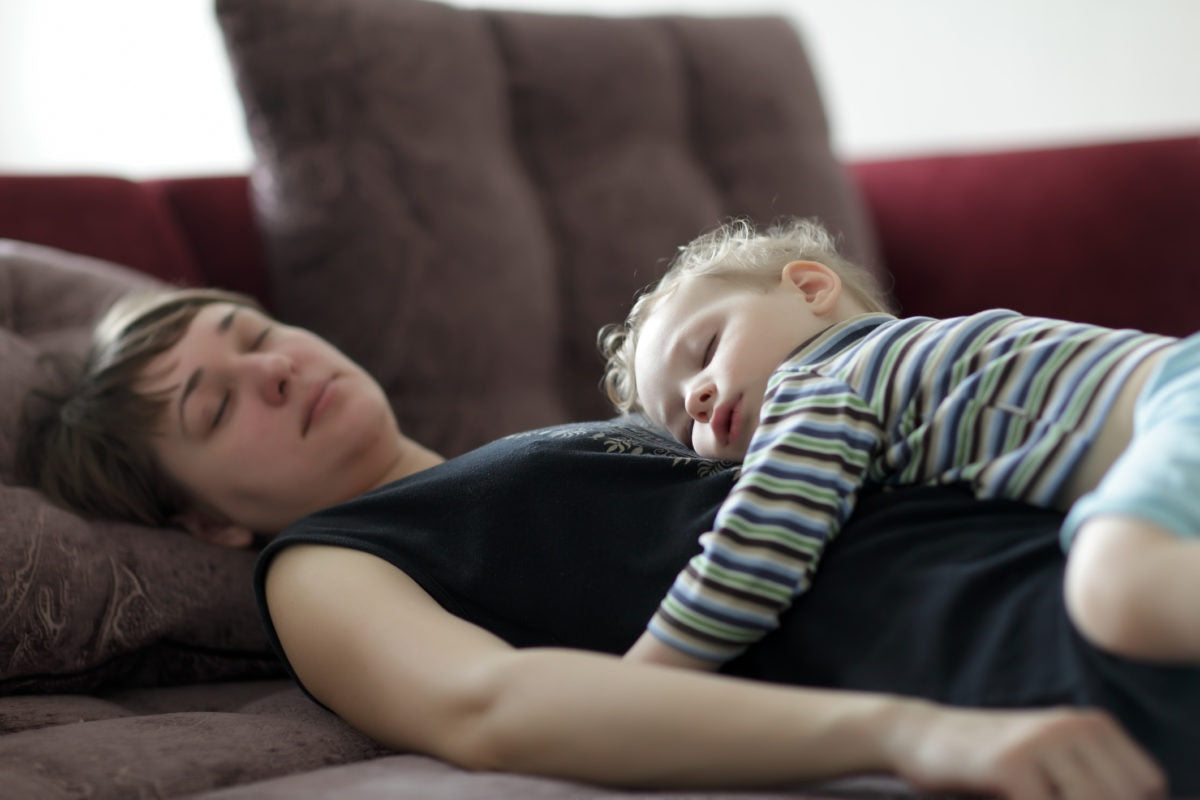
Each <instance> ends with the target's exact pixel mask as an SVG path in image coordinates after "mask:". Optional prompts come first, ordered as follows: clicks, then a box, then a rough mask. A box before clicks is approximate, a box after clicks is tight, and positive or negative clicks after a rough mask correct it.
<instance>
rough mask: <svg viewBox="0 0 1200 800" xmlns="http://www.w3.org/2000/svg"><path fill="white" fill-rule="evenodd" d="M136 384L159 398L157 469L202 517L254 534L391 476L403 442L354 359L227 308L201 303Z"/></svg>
mask: <svg viewBox="0 0 1200 800" xmlns="http://www.w3.org/2000/svg"><path fill="white" fill-rule="evenodd" d="M139 389H142V390H152V391H153V390H166V391H167V392H168V397H169V404H168V409H167V412H166V413H165V414H164V416H163V418H162V419H161V420H160V424H159V430H158V431H156V435H155V436H154V437H153V438H152V443H153V444H152V446H153V448H154V450H155V452H156V453H157V455H158V457H159V459H160V460H161V462H162V464H163V466H164V467H165V468H166V469H167V471H168V472H169V473H170V474H171V475H173V476H174V477H175V478H176V479H177V480H178V481H180V482H181V483H182V484H183V486H184V487H186V488H187V489H188V490H190V492H191V493H192V495H193V497H195V498H196V499H197V501H198V502H199V503H200V505H201V506H202V509H203V511H204V512H206V514H207V515H208V516H210V517H214V518H224V520H225V521H231V522H234V523H237V524H238V525H239V526H243V527H245V528H248V529H250V530H252V531H256V532H260V533H266V532H278V531H279V530H282V528H283V527H285V526H286V525H287V524H289V523H290V522H292V521H294V520H296V519H298V518H299V517H301V516H303V515H305V514H308V513H311V512H312V511H316V510H318V509H320V508H324V507H326V506H329V505H333V504H335V503H338V502H342V501H344V500H347V499H350V498H351V497H354V496H357V495H359V494H361V493H362V492H364V491H366V490H368V489H371V488H374V487H375V486H379V485H381V484H383V483H386V482H387V481H389V480H392V479H394V478H395V477H398V475H396V474H395V470H396V468H397V465H398V464H400V463H401V461H402V460H403V456H404V454H405V448H406V447H409V446H412V442H410V441H409V440H408V439H406V438H405V437H403V436H402V435H401V433H400V430H399V427H398V425H397V423H396V419H395V415H394V414H393V413H392V409H391V407H390V405H389V404H388V400H387V397H386V396H385V395H384V393H383V390H382V389H381V388H380V387H379V384H378V383H376V382H375V380H374V379H373V378H372V377H371V376H370V375H368V374H367V373H366V372H365V371H363V370H362V368H360V367H359V366H358V365H357V364H355V363H354V362H353V361H351V360H350V359H349V358H347V357H346V356H345V355H343V354H342V353H341V352H340V351H339V350H337V349H336V348H335V347H333V346H332V345H331V344H329V343H328V342H326V341H325V340H323V339H321V338H320V337H319V336H317V335H315V334H313V333H310V332H309V331H306V330H304V329H302V328H295V327H291V326H288V325H283V324H280V323H279V322H277V321H275V320H273V319H271V318H270V317H267V316H265V315H263V314H261V313H259V312H258V311H255V310H253V309H250V308H247V307H244V306H238V305H233V304H230V303H213V304H211V305H207V306H204V307H203V308H202V309H201V310H200V311H199V312H198V313H197V315H196V317H195V319H194V320H193V321H192V323H191V325H190V326H189V327H188V330H187V332H186V333H185V334H184V336H183V338H182V339H181V340H180V341H179V342H178V343H177V344H176V345H175V346H174V347H172V348H171V349H170V350H168V351H166V352H165V353H163V354H162V355H160V356H158V357H157V358H156V359H155V360H154V361H152V362H151V363H150V365H149V366H148V368H147V370H146V372H145V374H144V375H143V383H142V385H141V386H139ZM181 521H183V522H185V527H190V526H188V525H186V522H187V521H186V520H181Z"/></svg>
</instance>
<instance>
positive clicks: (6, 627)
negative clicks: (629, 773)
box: [0, 0, 1200, 800]
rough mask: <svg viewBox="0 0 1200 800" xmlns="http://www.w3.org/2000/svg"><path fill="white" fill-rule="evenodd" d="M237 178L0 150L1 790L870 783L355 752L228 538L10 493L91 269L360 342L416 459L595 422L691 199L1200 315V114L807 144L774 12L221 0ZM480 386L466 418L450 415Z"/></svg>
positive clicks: (575, 793) (424, 791)
mask: <svg viewBox="0 0 1200 800" xmlns="http://www.w3.org/2000/svg"><path fill="white" fill-rule="evenodd" d="M216 13H217V16H218V20H219V22H220V24H221V26H222V30H223V32H224V35H225V41H226V44H227V48H228V51H229V55H230V59H231V64H232V67H233V72H234V75H235V77H236V80H237V82H238V89H239V92H240V95H241V98H242V101H243V103H244V106H245V110H246V119H247V125H248V129H249V131H250V134H251V137H252V140H253V143H254V148H255V165H254V167H253V169H252V170H251V171H250V172H249V173H248V174H241V175H221V176H171V177H162V178H157V179H141V180H132V179H128V178H124V177H119V176H96V175H33V174H6V175H0V240H2V241H0V375H3V380H2V381H0V797H5V798H7V797H13V798H32V799H36V798H75V797H87V798H133V797H138V798H141V797H179V796H195V797H203V798H206V799H207V800H216V799H217V798H226V799H227V800H232V798H306V797H313V798H315V797H339V798H340V797H346V798H373V797H383V796H387V797H420V798H433V797H445V798H456V799H457V798H476V797H477V798H504V797H514V798H517V797H519V798H528V797H545V798H608V797H618V796H619V797H628V798H632V797H675V798H684V797H688V798H705V800H718V798H730V797H733V796H737V797H754V798H774V797H809V798H819V797H835V796H846V794H847V793H851V794H852V795H854V796H867V797H883V796H896V795H906V794H907V793H908V790H907V789H906V787H904V786H903V785H902V784H900V783H898V782H896V781H893V780H890V779H886V778H885V779H876V778H873V777H870V776H867V777H864V778H862V779H859V780H852V781H850V782H848V783H839V784H833V785H823V786H815V787H813V786H809V787H785V788H783V789H779V790H769V791H757V792H744V793H731V792H720V791H713V792H707V793H705V792H700V793H696V792H692V793H687V794H684V793H678V792H676V793H671V792H616V791H613V790H609V789H605V788H600V787H591V786H583V785H578V784H572V783H569V782H563V781H552V780H543V779H538V778H530V777H524V776H502V775H487V774H471V773H467V772H463V771H460V770H458V769H456V768H454V767H451V766H448V765H445V764H441V763H439V762H437V761H434V760H432V759H428V758H425V757H423V756H420V755H415V754H397V753H388V752H385V751H383V750H382V749H381V748H380V747H379V746H378V745H376V744H375V743H373V742H371V741H370V740H369V739H367V738H366V737H364V736H362V735H360V734H358V733H356V732H355V731H353V730H351V729H350V728H349V727H348V726H346V725H345V724H343V723H342V722H341V721H339V720H338V719H337V718H336V717H334V716H332V715H330V714H329V713H327V712H326V711H324V710H322V709H321V708H319V707H318V706H316V705H315V704H313V703H312V702H311V701H309V700H307V699H306V698H305V697H304V696H303V695H302V693H301V692H300V691H299V690H298V689H297V688H296V687H295V686H293V685H292V684H291V683H290V682H289V681H288V680H287V679H286V678H285V673H284V671H283V669H282V667H281V665H280V664H279V662H278V661H277V660H276V658H275V657H274V655H273V654H272V653H271V652H270V650H269V648H268V646H267V644H266V639H265V636H264V634H263V632H262V630H261V627H260V626H259V623H258V621H257V619H256V616H255V611H254V607H253V598H252V596H251V592H250V580H249V575H250V570H251V568H252V565H253V560H254V554H253V553H250V552H234V551H226V550H221V549H219V548H215V547H210V546H207V545H203V544H201V543H199V542H197V541H194V540H192V539H190V538H188V537H187V536H185V535H184V534H182V533H181V532H178V531H174V530H152V529H146V528H141V527H138V526H135V525H128V524H118V523H106V522H101V521H93V520H86V519H82V518H80V517H77V516H75V515H73V514H70V513H68V512H65V511H62V510H60V509H57V508H55V507H53V506H50V505H49V504H48V503H46V502H45V501H44V500H43V499H42V498H41V497H40V496H39V495H37V493H36V492H34V491H32V490H30V489H28V488H26V487H22V486H19V485H17V483H16V481H15V476H14V469H13V450H14V442H15V436H16V430H17V427H18V425H19V422H20V414H21V408H22V403H23V401H24V397H25V395H26V392H27V391H28V390H29V388H30V387H32V386H34V385H38V384H40V383H42V382H44V381H45V380H47V379H48V378H50V377H52V376H50V375H48V374H47V373H46V371H45V370H46V367H45V363H44V361H43V360H41V359H40V358H39V356H40V355H41V354H42V353H44V352H47V351H63V350H66V351H78V350H80V349H81V348H82V347H83V346H84V344H85V341H86V334H87V330H88V327H89V325H90V323H91V322H92V321H93V320H94V319H95V317H96V315H98V314H99V313H101V311H102V310H103V308H104V307H105V306H106V305H107V304H108V303H110V302H111V301H112V300H113V299H114V298H115V297H117V296H119V295H120V294H123V293H125V292H128V291H133V290H138V289H145V288H154V287H158V286H162V285H164V284H185V285H214V286H222V287H225V288H230V289H235V290H238V291H242V292H246V293H248V294H250V295H252V296H254V297H256V298H258V299H259V300H260V301H261V302H262V303H263V304H264V305H265V306H266V307H267V308H268V309H270V310H271V311H272V312H273V313H275V314H276V315H278V316H279V317H280V318H281V319H284V320H285V321H288V322H294V323H297V324H303V325H306V326H308V327H310V328H313V329H314V330H317V331H318V332H320V333H321V334H323V335H324V336H326V337H327V338H329V339H330V340H332V341H334V342H335V343H336V344H338V345H339V346H340V347H342V348H343V349H344V350H346V351H347V352H348V353H349V354H351V355H352V356H353V357H355V358H356V359H358V360H359V361H360V362H362V363H363V364H365V365H366V366H368V367H369V368H370V369H371V370H372V371H373V372H374V373H375V374H376V375H377V376H378V377H379V379H380V382H381V384H382V385H383V386H384V388H385V389H386V390H387V392H388V394H389V396H390V397H391V398H392V400H393V402H394V404H395V406H396V409H397V414H398V416H399V417H400V419H401V423H402V425H403V426H404V427H405V428H406V430H407V431H408V432H409V433H410V434H412V435H413V436H414V437H415V438H417V439H418V440H421V441H424V442H426V443H427V444H429V445H431V446H433V447H434V448H436V449H439V450H440V451H441V452H443V453H445V454H447V455H455V454H458V453H461V452H463V451H465V450H467V449H469V448H471V447H474V446H477V445H479V444H482V443H483V442H485V441H488V440H490V439H492V438H495V437H497V436H501V435H504V434H507V433H511V432H514V431H518V430H522V429H527V428H532V427H536V426H542V425H549V424H554V423H558V422H564V421H568V420H578V419H591V418H598V417H604V416H607V415H609V413H610V410H609V409H608V407H607V405H606V403H605V401H604V400H603V398H602V397H601V395H600V392H599V390H598V388H597V381H598V378H599V368H600V363H599V360H598V357H597V356H596V354H595V345H594V336H595V331H596V329H597V328H598V327H599V326H600V325H601V324H603V323H605V322H609V321H615V320H619V319H621V318H622V317H623V315H624V312H625V310H626V309H627V308H628V306H629V303H630V301H631V299H632V297H633V295H634V293H635V292H636V290H637V289H638V288H640V287H642V286H644V285H646V284H648V283H650V282H651V281H653V279H654V278H655V277H656V276H657V275H658V274H659V273H660V272H661V270H662V268H663V266H664V264H665V260H666V259H668V258H669V257H670V256H671V253H672V250H673V247H674V246H675V245H677V244H679V243H681V242H682V241H684V240H686V239H688V238H690V237H691V236H692V235H694V234H696V233H698V232H699V231H701V230H703V229H705V228H708V227H710V226H712V225H713V224H715V223H717V222H719V221H721V220H722V219H724V218H726V217H728V216H732V215H737V216H748V217H751V218H754V219H757V220H760V221H769V220H770V219H772V218H774V217H776V216H781V215H803V216H818V217H820V218H821V219H823V220H824V221H825V222H826V223H827V224H828V225H829V226H830V227H831V228H833V229H834V230H835V231H836V232H837V233H838V235H839V236H840V238H841V240H842V243H843V246H844V248H845V249H846V251H847V252H848V253H850V254H851V255H852V256H853V257H855V258H857V259H859V260H861V261H863V262H864V263H867V264H868V265H870V266H871V267H872V268H873V269H875V270H877V272H878V274H879V275H880V276H881V277H882V278H883V279H884V280H886V281H887V282H888V285H889V286H890V287H891V288H892V291H893V293H894V297H895V299H896V301H897V303H898V305H899V306H900V307H901V309H902V311H903V313H905V314H932V315H951V314H958V313H966V312H970V311H974V310H978V309H982V308H987V307H996V306H1006V307H1010V308H1014V309H1017V310H1019V311H1022V312H1026V313H1030V314H1043V315H1051V316H1060V317H1067V318H1074V319H1079V320H1084V321H1090V322H1096V323H1101V324H1105V325H1112V326H1130V327H1137V328H1141V329H1145V330H1151V331H1157V332H1161V333H1166V334H1172V335H1182V334H1186V333H1190V332H1192V331H1194V330H1196V329H1197V328H1200V310H1197V308H1196V304H1195V302H1194V300H1193V296H1192V295H1191V294H1190V292H1192V291H1195V289H1196V288H1197V286H1198V285H1200V276H1198V267H1200V226H1197V224H1196V220H1197V217H1198V216H1200V200H1198V199H1197V198H1200V135H1194V136H1184V135H1174V136H1170V137H1162V138H1146V139H1141V140H1130V141H1121V142H1105V143H1095V142H1093V143H1087V144H1077V145H1072V146H1058V147H1046V148H1039V149H1020V150H1010V151H997V152H989V153H958V154H946V155H925V156H920V157H908V158H894V159H889V160H876V161H870V162H862V163H853V164H843V163H840V162H839V161H838V159H837V158H836V157H835V156H834V154H833V152H832V150H831V147H830V143H829V135H828V126H827V122H826V118H825V115H824V111H823V108H822V105H821V99H820V96H819V92H818V91H817V85H816V82H815V81H814V79H813V76H812V73H811V70H810V68H809V66H808V63H807V59H806V56H805V51H804V46H803V42H802V40H801V39H800V38H799V37H798V36H797V32H796V31H795V29H794V27H793V26H792V25H790V24H789V23H787V22H785V21H783V20H782V19H777V18H771V17H754V18H725V19H713V18H707V19H699V18H685V17H655V18H625V19H619V18H599V17H580V16H560V15H542V14H527V13H515V12H497V11H467V10H462V9H457V8H453V7H450V6H445V5H441V4H438V3H434V2H425V0H391V2H388V3H379V2H373V1H372V0H217V3H216ZM481 402H486V409H487V413H479V408H480V404H481Z"/></svg>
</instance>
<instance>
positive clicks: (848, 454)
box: [630, 373, 883, 671]
mask: <svg viewBox="0 0 1200 800" xmlns="http://www.w3.org/2000/svg"><path fill="white" fill-rule="evenodd" d="M777 374H778V373H777ZM762 419H763V420H764V423H763V424H761V425H760V426H759V429H758V431H757V432H756V433H755V435H754V440H753V443H752V444H751V448H750V454H749V456H748V457H747V459H746V463H745V465H744V467H743V471H742V476H741V478H739V479H738V482H737V484H736V485H735V486H734V489H733V492H732V493H731V494H730V496H729V498H728V499H727V500H726V501H725V503H724V504H722V506H721V509H720V511H719V512H718V513H717V518H716V522H715V525H714V530H713V531H712V532H711V533H708V534H705V535H704V536H703V537H701V543H702V544H703V552H701V553H700V554H699V555H697V556H695V557H694V558H693V559H692V560H691V562H689V564H688V565H687V567H686V568H684V570H683V571H682V572H680V573H679V575H678V577H676V579H675V583H674V585H673V586H672V588H671V589H670V591H669V592H668V593H667V595H666V597H664V598H663V601H662V603H661V604H660V605H659V608H658V610H657V612H656V613H655V614H654V616H653V618H652V619H651V620H650V623H649V626H648V631H647V632H648V633H649V634H650V635H651V636H652V637H653V638H654V639H655V640H657V644H656V646H653V647H652V646H651V645H649V644H647V645H645V648H646V649H645V650H642V649H641V648H642V647H643V646H642V644H641V642H639V644H638V645H637V646H636V648H637V652H634V651H631V653H630V655H631V656H633V655H636V656H638V657H639V660H652V661H656V662H658V663H665V662H667V661H668V660H678V661H681V662H682V663H683V664H684V665H686V666H690V667H692V668H697V667H698V666H699V665H700V664H703V665H704V668H705V669H706V670H708V671H713V670H715V669H716V668H718V667H720V666H721V664H723V663H724V662H726V661H728V660H730V659H732V658H734V657H736V656H738V655H739V654H741V653H742V652H744V651H745V650H746V648H748V647H749V646H751V645H753V644H755V643H756V642H758V641H759V640H760V639H761V638H762V637H763V636H765V635H766V634H768V633H770V632H771V631H773V630H775V629H776V628H777V627H778V626H779V617H780V615H781V614H783V613H784V612H785V611H786V610H787V609H788V608H790V607H791V605H792V602H793V601H794V600H795V598H796V597H798V596H799V595H800V594H802V593H803V592H804V591H806V590H807V589H808V586H809V584H810V583H811V580H812V576H813V573H814V572H815V570H816V567H817V564H818V562H819V560H820V558H821V555H822V553H823V552H824V549H825V546H826V545H827V544H828V542H829V541H830V540H831V539H832V538H833V537H834V536H835V535H836V534H837V532H838V530H839V529H840V527H841V525H842V523H843V522H844V520H845V519H846V517H848V516H849V514H850V511H851V509H852V507H853V504H854V500H855V498H856V497H857V495H858V492H859V490H860V489H861V488H862V485H863V483H864V481H865V480H866V476H867V472H868V470H869V468H870V465H871V463H872V459H873V458H874V457H875V455H876V453H877V452H878V451H879V448H880V447H881V445H882V441H883V434H882V431H883V425H882V423H881V422H880V420H879V418H878V417H877V416H876V415H875V413H874V412H873V411H872V409H871V408H870V406H869V404H868V403H867V401H865V400H864V399H863V398H862V397H860V396H859V395H858V394H857V393H856V392H855V391H854V390H853V389H852V388H851V387H849V386H848V385H847V384H845V383H844V382H842V381H840V380H838V379H836V378H831V377H826V376H819V375H808V376H806V375H792V376H786V377H784V378H782V379H780V380H779V381H778V382H777V383H776V384H775V385H774V387H773V390H772V392H771V393H770V394H768V396H767V399H766V402H765V403H764V405H763V411H762ZM767 421H769V422H767ZM645 638H646V637H643V639H645ZM684 659H686V660H684Z"/></svg>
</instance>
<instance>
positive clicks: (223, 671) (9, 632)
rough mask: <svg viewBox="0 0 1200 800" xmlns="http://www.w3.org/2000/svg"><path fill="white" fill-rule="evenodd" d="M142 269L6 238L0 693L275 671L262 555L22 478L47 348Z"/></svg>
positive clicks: (138, 282) (72, 344) (81, 343)
mask: <svg viewBox="0 0 1200 800" xmlns="http://www.w3.org/2000/svg"><path fill="white" fill-rule="evenodd" d="M162 286H164V284H162V283H160V282H159V281H157V280H154V279H152V278H149V277H146V276H144V275H140V274H138V273H135V272H132V271H129V270H126V269H123V268H120V267H117V266H115V265H112V264H108V263H105V262H101V261H97V260H95V259H91V258H85V257H82V256H75V255H70V254H67V253H63V252H61V251H58V250H53V249H50V248H45V247H40V246H36V245H30V244H23V243H17V242H12V241H5V240H0V375H3V376H4V378H3V380H2V381H0V509H2V513H0V574H2V575H3V576H4V577H3V585H2V587H0V695H3V694H10V693H14V692H51V691H56V692H57V691H68V690H70V691H84V690H90V689H96V688H99V687H105V686H141V685H160V684H178V683H187V682H192V681H201V680H220V679H235V678H241V677H262V676H267V675H277V674H279V673H280V671H281V670H280V667H279V665H278V663H277V662H276V661H275V659H274V658H273V657H272V656H271V654H270V651H269V648H268V646H267V643H266V641H265V638H264V637H263V634H262V632H261V629H260V626H259V623H258V620H257V614H256V609H255V606H254V598H253V593H252V591H251V589H250V575H251V570H252V566H253V561H254V554H252V553H243V552H233V551H226V550H221V549H219V548H216V547H212V546H210V545H205V544H202V543H201V542H199V541H196V540H194V539H192V538H191V537H189V536H187V535H185V534H184V533H182V532H179V531H168V530H158V529H151V528H141V527H138V526H133V525H122V524H113V523H104V522H93V521H88V520H85V519H82V518H80V517H78V516H76V515H74V514H71V513H69V512H66V511H63V510H62V509H59V508H57V507H55V506H53V505H51V504H50V503H48V502H47V501H46V500H45V499H43V497H42V496H41V495H40V494H38V493H37V492H35V491H33V490H31V489H28V488H25V487H21V486H17V485H15V484H14V481H15V478H14V474H15V473H14V462H13V459H14V455H15V453H14V448H15V442H16V438H17V430H18V426H19V425H20V422H21V418H22V414H23V408H24V404H25V398H26V394H27V393H28V391H29V390H30V389H32V388H34V387H35V386H43V385H44V382H45V381H46V380H47V378H48V375H47V374H46V372H45V371H44V370H43V369H42V368H41V366H40V362H39V355H40V354H42V353H45V352H63V351H66V352H74V353H77V354H78V353H82V351H83V350H84V349H85V348H86V346H87V342H88V340H89V335H90V329H91V323H92V321H93V320H94V319H95V318H96V317H97V316H98V315H99V314H100V313H102V311H103V310H104V309H105V308H106V307H107V306H108V305H109V304H110V303H111V302H112V301H113V300H115V299H116V298H117V297H119V296H120V295H122V294H125V293H127V292H129V291H136V290H142V291H144V290H154V289H158V288H161V287H162Z"/></svg>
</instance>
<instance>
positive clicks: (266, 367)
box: [246, 353, 294, 406]
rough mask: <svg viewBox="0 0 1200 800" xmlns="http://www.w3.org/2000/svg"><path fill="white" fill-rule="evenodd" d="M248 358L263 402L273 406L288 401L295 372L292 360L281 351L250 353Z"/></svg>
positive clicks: (252, 376)
mask: <svg viewBox="0 0 1200 800" xmlns="http://www.w3.org/2000/svg"><path fill="white" fill-rule="evenodd" d="M246 358H247V361H248V363H249V371H250V373H251V375H250V377H251V380H252V381H253V382H254V386H255V388H256V390H257V392H258V394H259V396H260V397H262V400H263V402H264V403H267V404H268V405H272V406H281V405H283V404H284V403H286V402H287V399H288V393H289V391H290V389H291V379H292V374H293V372H294V365H293V363H292V360H291V359H290V358H288V357H287V356H284V355H281V354H279V353H250V354H247V356H246Z"/></svg>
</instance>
